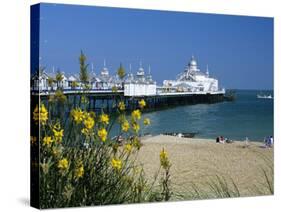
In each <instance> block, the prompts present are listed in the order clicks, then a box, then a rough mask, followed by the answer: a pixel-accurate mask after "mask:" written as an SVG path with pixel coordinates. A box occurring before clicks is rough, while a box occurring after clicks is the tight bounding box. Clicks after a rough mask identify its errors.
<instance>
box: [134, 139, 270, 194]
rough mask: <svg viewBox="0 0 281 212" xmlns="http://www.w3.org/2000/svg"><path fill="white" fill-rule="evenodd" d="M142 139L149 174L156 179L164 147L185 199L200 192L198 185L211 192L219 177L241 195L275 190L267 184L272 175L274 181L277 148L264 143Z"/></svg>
mask: <svg viewBox="0 0 281 212" xmlns="http://www.w3.org/2000/svg"><path fill="white" fill-rule="evenodd" d="M142 142H143V144H144V146H143V148H142V149H141V151H140V154H139V161H140V162H141V163H143V164H144V169H145V172H146V174H147V175H148V176H150V178H151V179H152V178H153V174H154V173H155V171H156V170H157V168H158V167H159V154H158V153H159V151H160V150H161V149H162V148H163V147H164V148H165V149H166V150H167V151H168V153H169V158H170V161H171V163H172V167H171V176H172V179H171V180H172V186H173V190H174V192H175V193H177V194H180V195H184V198H188V197H187V195H189V194H190V191H191V190H192V191H193V192H195V193H196V192H197V191H196V189H198V188H200V189H203V190H204V189H206V192H208V191H210V189H211V185H210V182H213V180H215V179H216V178H217V177H218V176H219V178H220V180H221V186H225V184H227V185H228V186H229V188H228V189H229V190H232V191H234V192H236V195H238V193H239V196H253V195H266V194H271V193H272V192H270V189H268V186H267V185H268V178H271V179H272V181H273V169H271V168H272V167H273V149H264V148H261V146H262V144H261V143H257V142H251V143H250V146H248V147H246V148H245V147H244V143H242V142H234V143H232V144H216V143H215V140H211V139H194V138H193V139H190V138H177V137H171V136H162V135H161V136H155V137H148V138H144V139H143V141H142ZM271 171H272V172H271ZM264 172H266V173H267V175H265V174H264ZM224 181H225V182H224ZM214 182H218V179H217V180H215V181H214ZM272 184H273V182H272ZM195 185H196V186H195ZM195 187H196V189H194V188H195ZM207 190H208V191H207ZM206 192H205V193H206ZM213 193H214V192H213ZM193 196H194V195H193ZM233 196H235V195H233ZM208 197H210V196H208ZM214 197H218V196H214ZM202 198H204V197H202Z"/></svg>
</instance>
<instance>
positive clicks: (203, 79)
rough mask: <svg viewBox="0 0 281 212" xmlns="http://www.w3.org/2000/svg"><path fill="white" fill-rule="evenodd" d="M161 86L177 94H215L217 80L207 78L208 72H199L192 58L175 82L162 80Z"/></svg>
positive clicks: (217, 88) (217, 86)
mask: <svg viewBox="0 0 281 212" xmlns="http://www.w3.org/2000/svg"><path fill="white" fill-rule="evenodd" d="M163 86H164V87H165V88H166V89H171V90H174V91H178V92H198V91H199V92H217V91H219V84H218V80H217V79H215V78H212V77H210V76H209V70H208V67H207V70H206V72H205V73H203V72H201V71H200V69H199V68H198V66H197V62H196V60H195V58H194V57H193V56H192V57H191V60H190V62H189V63H188V65H187V66H186V68H185V70H184V72H182V73H180V74H179V75H178V77H177V79H176V80H164V81H163Z"/></svg>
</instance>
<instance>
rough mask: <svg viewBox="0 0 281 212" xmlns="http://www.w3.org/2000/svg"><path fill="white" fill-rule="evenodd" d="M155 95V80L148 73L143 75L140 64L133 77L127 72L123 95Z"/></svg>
mask: <svg viewBox="0 0 281 212" xmlns="http://www.w3.org/2000/svg"><path fill="white" fill-rule="evenodd" d="M154 95H156V82H155V81H153V80H152V76H151V74H150V67H149V74H148V75H147V76H145V73H144V69H143V67H142V65H141V64H140V67H139V70H138V72H137V74H136V76H135V77H134V76H133V75H132V74H129V75H128V77H127V79H126V80H125V83H124V96H154Z"/></svg>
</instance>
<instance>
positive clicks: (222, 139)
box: [216, 136, 225, 144]
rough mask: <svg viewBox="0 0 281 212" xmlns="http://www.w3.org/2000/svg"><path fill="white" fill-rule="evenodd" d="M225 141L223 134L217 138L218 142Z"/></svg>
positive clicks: (222, 142)
mask: <svg viewBox="0 0 281 212" xmlns="http://www.w3.org/2000/svg"><path fill="white" fill-rule="evenodd" d="M224 142H225V139H224V137H223V136H219V137H217V138H216V143H219V144H224Z"/></svg>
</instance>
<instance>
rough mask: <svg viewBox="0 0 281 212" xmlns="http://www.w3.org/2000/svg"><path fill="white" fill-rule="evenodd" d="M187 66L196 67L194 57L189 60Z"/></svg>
mask: <svg viewBox="0 0 281 212" xmlns="http://www.w3.org/2000/svg"><path fill="white" fill-rule="evenodd" d="M189 65H191V66H197V62H196V60H195V59H194V57H192V58H191V60H190V62H189Z"/></svg>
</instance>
